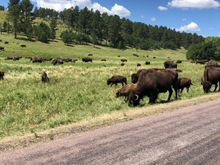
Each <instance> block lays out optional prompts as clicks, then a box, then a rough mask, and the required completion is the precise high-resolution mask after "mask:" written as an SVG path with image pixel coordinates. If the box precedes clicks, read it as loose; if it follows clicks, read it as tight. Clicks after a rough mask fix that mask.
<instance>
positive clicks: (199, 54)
mask: <svg viewBox="0 0 220 165" xmlns="http://www.w3.org/2000/svg"><path fill="white" fill-rule="evenodd" d="M186 56H187V59H192V60H220V56H219V53H218V52H217V45H216V43H215V42H213V41H205V42H201V43H199V44H195V45H192V46H191V47H190V48H189V50H188V52H187V55H186Z"/></svg>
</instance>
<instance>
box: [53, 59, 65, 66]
mask: <svg viewBox="0 0 220 165" xmlns="http://www.w3.org/2000/svg"><path fill="white" fill-rule="evenodd" d="M51 63H52V64H53V65H62V64H63V60H62V59H60V58H55V59H53V60H52V62H51Z"/></svg>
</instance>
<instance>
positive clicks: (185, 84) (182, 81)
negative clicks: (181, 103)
mask: <svg viewBox="0 0 220 165" xmlns="http://www.w3.org/2000/svg"><path fill="white" fill-rule="evenodd" d="M191 85H192V80H191V79H189V78H185V77H182V78H179V79H178V83H177V89H178V93H179V90H181V91H180V93H182V92H183V90H184V88H186V89H187V92H189V88H190V86H191Z"/></svg>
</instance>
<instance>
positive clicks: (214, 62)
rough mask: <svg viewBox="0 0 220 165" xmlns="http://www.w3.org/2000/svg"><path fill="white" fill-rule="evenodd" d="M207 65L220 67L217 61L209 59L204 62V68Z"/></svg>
mask: <svg viewBox="0 0 220 165" xmlns="http://www.w3.org/2000/svg"><path fill="white" fill-rule="evenodd" d="M207 67H220V65H219V64H218V62H217V61H213V60H210V61H209V62H207V63H206V64H205V68H207Z"/></svg>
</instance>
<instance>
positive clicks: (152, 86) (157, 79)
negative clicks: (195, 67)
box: [128, 69, 178, 106]
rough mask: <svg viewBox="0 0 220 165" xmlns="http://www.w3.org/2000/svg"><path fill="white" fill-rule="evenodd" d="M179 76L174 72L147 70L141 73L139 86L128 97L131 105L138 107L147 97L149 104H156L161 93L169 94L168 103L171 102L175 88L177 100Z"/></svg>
mask: <svg viewBox="0 0 220 165" xmlns="http://www.w3.org/2000/svg"><path fill="white" fill-rule="evenodd" d="M177 83H178V74H177V72H175V71H173V70H166V69H145V70H142V71H141V72H140V73H139V77H138V82H137V86H136V88H135V89H134V90H132V91H130V93H129V95H128V101H129V105H133V106H137V105H139V103H140V100H141V99H143V98H144V97H145V96H147V97H149V103H155V102H156V99H157V97H158V95H159V93H165V92H167V91H168V92H169V96H168V99H167V101H169V100H170V98H171V96H172V93H173V90H172V88H174V90H175V92H176V99H177V93H178V91H177Z"/></svg>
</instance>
